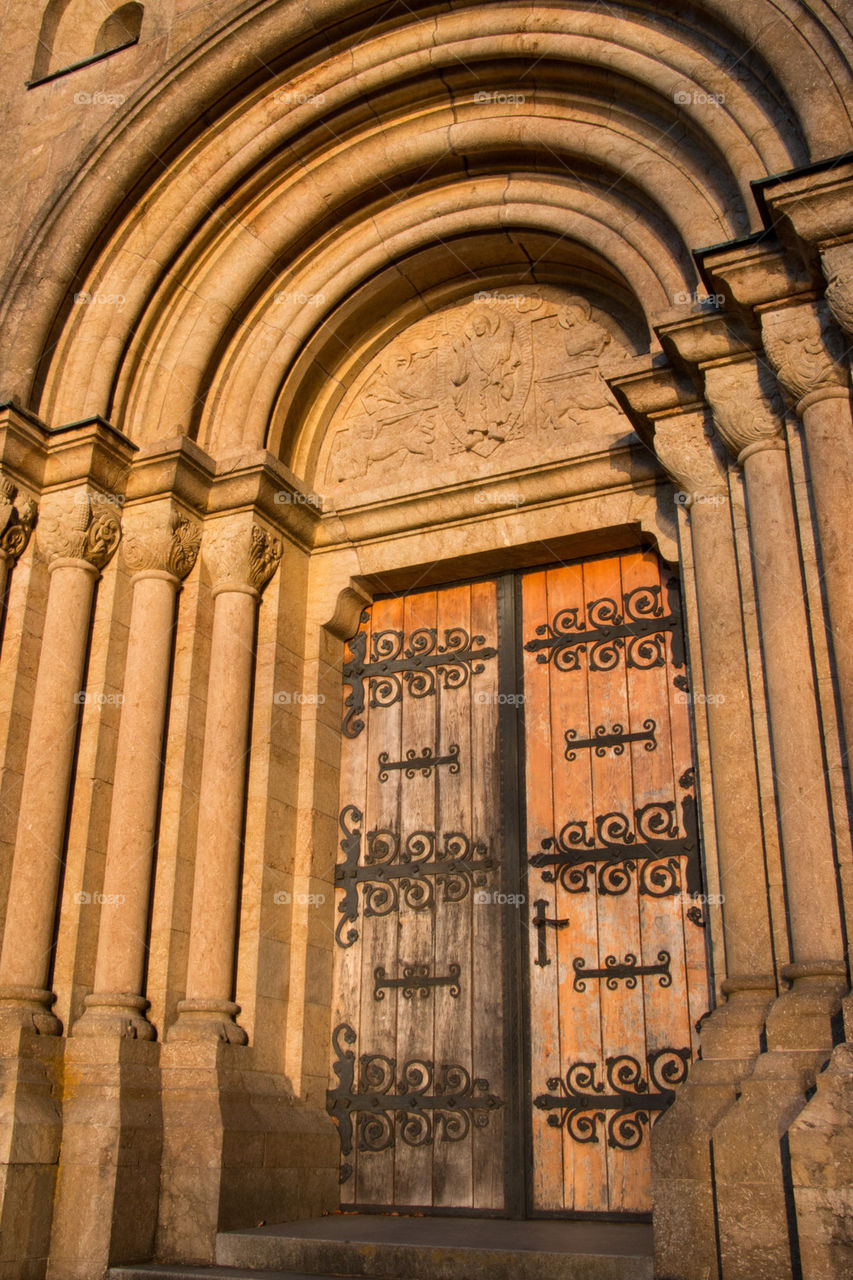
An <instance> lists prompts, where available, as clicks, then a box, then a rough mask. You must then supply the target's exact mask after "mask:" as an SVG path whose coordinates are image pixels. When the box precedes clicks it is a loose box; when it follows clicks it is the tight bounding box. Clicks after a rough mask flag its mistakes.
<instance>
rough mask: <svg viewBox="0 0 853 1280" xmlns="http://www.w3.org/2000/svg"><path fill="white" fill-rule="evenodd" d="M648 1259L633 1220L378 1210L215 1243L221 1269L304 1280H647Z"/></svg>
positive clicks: (646, 1233)
mask: <svg viewBox="0 0 853 1280" xmlns="http://www.w3.org/2000/svg"><path fill="white" fill-rule="evenodd" d="M652 1253H653V1246H652V1229H651V1226H647V1225H645V1224H642V1223H622V1222H618V1223H611V1222H580V1221H571V1222H567V1221H565V1220H561V1221H556V1220H537V1221H526V1222H514V1221H508V1220H506V1219H502V1218H464V1217H446V1218H442V1217H431V1216H430V1217H426V1216H424V1217H405V1216H393V1215H387V1216H385V1215H378V1214H334V1215H330V1216H329V1217H326V1218H314V1219H311V1220H309V1221H304V1222H288V1223H282V1224H280V1225H278V1226H268V1227H256V1228H254V1229H251V1230H245V1231H228V1232H222V1233H220V1234H219V1236H217V1242H216V1262H217V1264H218V1265H220V1266H231V1267H247V1268H249V1269H250V1271H251V1270H252V1269H254V1270H255V1272H256V1273H257V1272H258V1271H261V1272H263V1271H265V1270H266V1271H267V1272H275V1271H278V1272H283V1273H284V1274H285V1275H286V1276H290V1277H295V1276H297V1275H308V1276H311V1277H313V1280H318V1277H321V1276H324V1277H326V1276H349V1277H360V1278H361V1280H368V1278H369V1280H654V1268H653V1260H652ZM187 1280H189V1278H188V1277H187Z"/></svg>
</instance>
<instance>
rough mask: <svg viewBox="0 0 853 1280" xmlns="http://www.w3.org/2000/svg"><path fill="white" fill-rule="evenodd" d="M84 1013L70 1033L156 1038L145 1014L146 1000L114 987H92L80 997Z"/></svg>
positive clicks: (126, 1038)
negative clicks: (108, 989) (106, 988)
mask: <svg viewBox="0 0 853 1280" xmlns="http://www.w3.org/2000/svg"><path fill="white" fill-rule="evenodd" d="M83 1005H84V1010H85V1011H84V1013H83V1016H82V1017H80V1018H78V1019H77V1021H76V1022H75V1023H74V1026H73V1027H72V1029H71V1034H72V1036H113V1037H115V1036H118V1037H120V1038H121V1039H124V1040H156V1038H157V1033H156V1031H155V1030H154V1028H153V1027H152V1025H151V1023H150V1022H149V1021H148V1019H147V1018H146V1016H145V1011H146V1010H147V1009H149V1008H150V1001H148V1000H146V999H145V997H144V996H129V995H124V994H122V993H121V992H115V991H96V992H94V993H93V994H92V995H89V996H86V998H85V999H84V1001H83Z"/></svg>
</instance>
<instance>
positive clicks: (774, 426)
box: [705, 360, 785, 461]
mask: <svg viewBox="0 0 853 1280" xmlns="http://www.w3.org/2000/svg"><path fill="white" fill-rule="evenodd" d="M705 392H706V395H707V398H708V403H709V404H710V406H711V408H712V410H713V413H714V423H715V425H716V427H717V430H718V432H719V433H720V436H721V437H722V439H723V440H724V441H725V443H726V445H727V447H728V448H729V450H730V451H731V453H732V454H734V456H735V458H737V459H738V460H739V461H740V460H741V459H742V455H743V454H744V452H745V451H746V450H750V451H751V450H752V449H754V448H755V447H756V446H757V445H764V446H765V447H774V445H775V446H776V447H779V446H780V445H783V444H784V439H785V437H784V431H783V419H784V416H785V406H784V404H783V402H782V397H781V395H780V393H779V389H778V387H777V386H776V380H775V379H774V377H773V375H772V374H771V372H770V370H769V369H768V368H767V367H766V366H765V365H763V364H762V363H761V362H759V361H758V360H739V361H737V362H736V363H733V364H723V365H712V366H711V367H710V368H708V369H706V370H705Z"/></svg>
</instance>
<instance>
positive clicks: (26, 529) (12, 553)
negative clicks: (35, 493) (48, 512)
mask: <svg viewBox="0 0 853 1280" xmlns="http://www.w3.org/2000/svg"><path fill="white" fill-rule="evenodd" d="M36 513H37V508H36V504H35V503H34V502H33V501H32V500H31V499H30V498H25V499H24V500H22V501H21V500H19V499H18V486H17V485H15V484H13V483H12V481H11V480H10V479H9V477H8V476H3V475H0V556H2V557H3V558H4V559H6V560H9V561H12V563H14V562H15V561H16V560H17V559H18V556H20V555H21V553H22V552H23V551H24V550H25V549H26V546H27V543H28V542H29V540H30V534H31V533H32V531H33V525H34V524H35V522H36Z"/></svg>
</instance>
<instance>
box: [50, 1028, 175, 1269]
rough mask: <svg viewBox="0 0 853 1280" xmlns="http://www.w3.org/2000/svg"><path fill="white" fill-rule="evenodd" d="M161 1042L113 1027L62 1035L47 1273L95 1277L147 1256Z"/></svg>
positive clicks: (159, 1125) (154, 1206)
mask: <svg viewBox="0 0 853 1280" xmlns="http://www.w3.org/2000/svg"><path fill="white" fill-rule="evenodd" d="M159 1054H160V1045H158V1044H152V1043H151V1042H150V1041H144V1040H138V1039H135V1038H133V1037H128V1036H121V1035H119V1036H117V1035H115V1034H114V1033H112V1032H111V1031H108V1032H107V1033H105V1034H103V1035H101V1036H96V1035H95V1034H94V1033H93V1032H92V1031H91V1030H89V1031H88V1033H87V1034H86V1035H83V1036H80V1037H79V1038H78V1037H76V1036H72V1037H71V1038H70V1039H69V1040H67V1041H66V1042H65V1070H66V1077H67V1078H68V1079H70V1080H73V1082H74V1083H73V1088H71V1089H68V1090H67V1091H66V1094H65V1099H64V1105H63V1117H62V1120H63V1124H62V1148H61V1150H60V1154H59V1172H58V1176H57V1186H56V1199H55V1206H54V1213H53V1231H52V1235H51V1245H50V1263H49V1266H48V1271H47V1280H92V1277H93V1276H103V1275H105V1274H106V1272H107V1268H108V1267H110V1266H114V1265H118V1264H121V1263H125V1262H136V1261H138V1260H139V1259H140V1258H150V1257H151V1256H152V1254H153V1250H154V1235H155V1231H156V1227H157V1210H158V1202H159V1197H160V1165H161V1160H162V1147H163V1122H162V1111H161V1104H160V1073H159V1070H158V1066H159Z"/></svg>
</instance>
